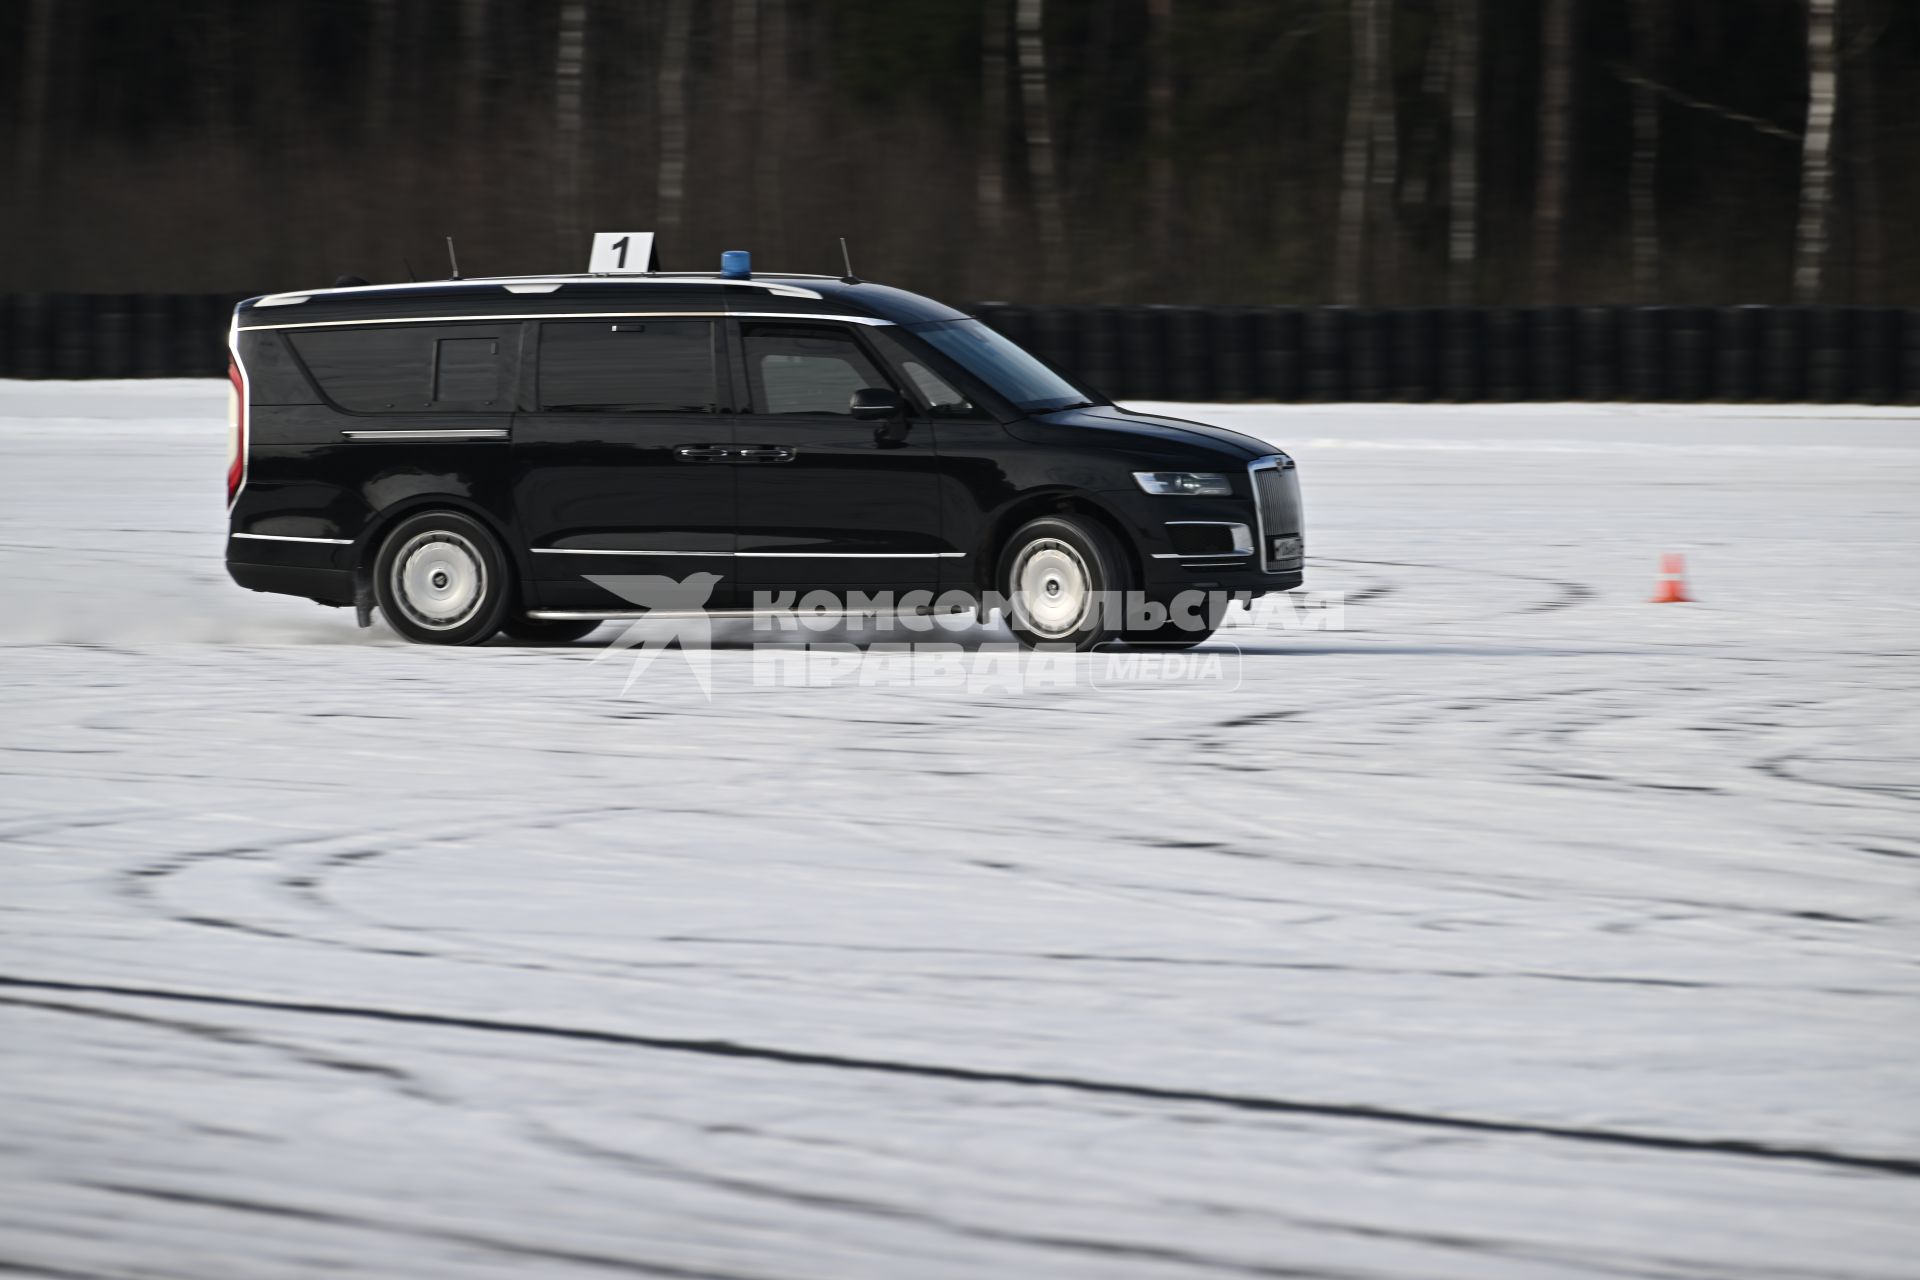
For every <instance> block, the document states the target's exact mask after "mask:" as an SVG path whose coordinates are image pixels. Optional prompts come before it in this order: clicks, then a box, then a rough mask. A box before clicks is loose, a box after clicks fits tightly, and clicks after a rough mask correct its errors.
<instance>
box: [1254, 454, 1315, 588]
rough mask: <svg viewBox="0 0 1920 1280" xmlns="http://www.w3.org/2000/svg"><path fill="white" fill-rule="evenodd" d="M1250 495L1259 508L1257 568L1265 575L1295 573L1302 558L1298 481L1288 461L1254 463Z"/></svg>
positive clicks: (1296, 474) (1290, 462) (1291, 464)
mask: <svg viewBox="0 0 1920 1280" xmlns="http://www.w3.org/2000/svg"><path fill="white" fill-rule="evenodd" d="M1253 495H1254V500H1255V501H1256V502H1258V503H1259V505H1260V537H1261V541H1260V564H1261V567H1262V568H1264V569H1265V570H1266V571H1267V572H1268V573H1278V572H1281V571H1283V570H1292V569H1298V568H1299V567H1300V563H1301V557H1302V555H1303V550H1302V545H1303V540H1302V539H1301V536H1300V535H1301V521H1300V478H1299V473H1298V472H1296V471H1295V470H1294V468H1293V462H1292V461H1291V460H1287V461H1283V462H1280V463H1278V464H1274V463H1255V464H1254V468H1253Z"/></svg>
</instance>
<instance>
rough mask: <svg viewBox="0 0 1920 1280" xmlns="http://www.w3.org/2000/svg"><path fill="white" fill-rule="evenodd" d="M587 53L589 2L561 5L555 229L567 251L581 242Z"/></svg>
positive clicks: (555, 92)
mask: <svg viewBox="0 0 1920 1280" xmlns="http://www.w3.org/2000/svg"><path fill="white" fill-rule="evenodd" d="M586 53H587V4H586V0H567V2H566V3H565V4H563V5H562V6H561V7H560V41H559V44H558V46H557V48H556V51H555V53H554V59H553V159H554V183H553V196H554V230H555V232H556V233H557V236H558V238H559V240H560V243H561V245H562V247H563V249H564V250H574V251H577V250H578V248H579V240H580V214H581V209H580V202H581V188H582V185H583V184H582V181H581V169H582V167H583V160H584V158H583V156H582V155H581V143H582V133H583V131H584V128H585V121H584V119H583V114H584V112H583V102H584V92H583V89H584V86H583V83H582V82H583V80H584V78H585V71H586Z"/></svg>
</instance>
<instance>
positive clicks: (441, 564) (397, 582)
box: [373, 511, 514, 644]
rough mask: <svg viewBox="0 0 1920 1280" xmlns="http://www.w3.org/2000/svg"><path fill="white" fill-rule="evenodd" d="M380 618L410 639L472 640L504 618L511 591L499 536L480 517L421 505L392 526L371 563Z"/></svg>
mask: <svg viewBox="0 0 1920 1280" xmlns="http://www.w3.org/2000/svg"><path fill="white" fill-rule="evenodd" d="M373 592H374V598H375V599H376V600H378V601H379V602H380V612H381V614H382V615H383V616H385V618H386V620H387V625H388V626H390V627H392V628H393V629H394V630H395V631H397V632H399V633H400V634H401V635H403V636H405V637H406V638H407V639H409V640H412V641H414V642H415V643H417V644H479V643H481V642H482V641H484V640H486V639H488V638H490V637H491V636H492V635H493V634H494V633H495V632H496V631H498V630H499V629H500V626H501V623H503V622H504V621H506V615H507V606H508V603H509V602H510V601H511V600H512V598H513V594H514V593H513V583H512V581H511V573H510V571H509V570H508V568H507V560H506V557H505V556H504V555H503V554H501V551H500V544H499V543H498V542H496V541H495V540H494V537H493V535H492V534H491V533H489V532H488V531H487V530H486V528H485V527H484V526H482V525H481V524H480V523H479V521H477V520H474V519H473V518H472V517H470V516H464V515H461V514H460V513H459V512H457V511H428V512H423V513H422V514H420V515H417V516H408V517H407V518H406V519H405V520H402V521H401V522H400V523H399V524H398V525H396V526H394V529H393V531H392V532H391V533H389V534H388V535H387V538H386V541H385V542H383V543H381V544H380V554H379V555H378V556H377V557H376V558H375V560H374V566H373Z"/></svg>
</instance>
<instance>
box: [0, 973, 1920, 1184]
mask: <svg viewBox="0 0 1920 1280" xmlns="http://www.w3.org/2000/svg"><path fill="white" fill-rule="evenodd" d="M0 987H11V988H16V989H25V990H35V991H67V992H73V993H77V994H91V995H103V996H119V997H124V998H127V999H133V1000H165V1001H173V1002H176V1003H182V1004H196V1005H207V1006H213V1007H218V1008H229V1009H257V1010H261V1011H263V1012H272V1013H294V1014H305V1015H308V1016H312V1017H325V1018H351V1019H355V1020H358V1021H365V1022H382V1023H390V1024H393V1023H397V1024H401V1025H406V1026H420V1027H438V1028H445V1029H449V1030H457V1031H477V1032H484V1033H491V1034H500V1035H518V1036H531V1037H539V1038H543V1039H549V1040H571V1041H576V1042H585V1043H589V1044H606V1045H619V1046H623V1047H626V1048H634V1049H648V1050H652V1051H655V1052H661V1053H681V1054H689V1055H693V1056H697V1057H704V1058H731V1059H736V1060H745V1061H757V1062H770V1063H778V1064H781V1065H785V1066H794V1067H813V1068H820V1069H826V1070H835V1071H858V1072H868V1073H872V1074H876V1075H893V1076H913V1077H918V1078H921V1079H929V1080H953V1081H958V1082H961V1083H966V1084H983V1085H1002V1086H1008V1087H1013V1088H1034V1089H1059V1090H1063V1091H1066V1092H1070V1093H1081V1094H1089V1095H1094V1096H1098V1097H1109V1098H1128V1099H1132V1100H1135V1101H1139V1102H1168V1103H1186V1104H1192V1105H1196V1106H1209V1107H1219V1108H1223V1109H1226V1110H1231V1111H1244V1112H1257V1113H1265V1114H1275V1115H1300V1116H1315V1117H1319V1118H1321V1119H1327V1120H1350V1121H1356V1122H1360V1123H1370V1124H1383V1125H1407V1126H1413V1127H1418V1128H1425V1129H1442V1130H1449V1131H1453V1132H1460V1133H1479V1134H1488V1135H1496V1136H1511V1137H1529V1138H1548V1139H1556V1140H1559V1141H1564V1142H1578V1143H1584V1144H1589V1145H1596V1146H1607V1147H1619V1148H1628V1149H1636V1150H1643V1151H1664V1152H1672V1153H1675V1154H1680V1155H1704V1156H1735V1157H1741V1158H1748V1159H1757V1160H1784V1161H1792V1162H1796V1163H1802V1164H1813V1165H1821V1166H1825V1167H1829V1168H1836V1169H1849V1170H1854V1171H1857V1172H1864V1173H1878V1174H1887V1175H1891V1176H1895V1177H1901V1178H1920V1158H1911V1159H1910V1158H1903V1157H1896V1156H1875V1155H1867V1154H1864V1153H1859V1152H1848V1151H1833V1150H1827V1149H1823V1148H1819V1147H1804V1146H1797V1145H1791V1144H1786V1143H1773V1142H1763V1141H1759V1140H1756V1139H1751V1138H1686V1137H1681V1136H1679V1135H1676V1134H1661V1133H1648V1132H1643V1131H1637V1130H1631V1129H1598V1128H1581V1127H1576V1126H1570V1125H1548V1124H1537V1123H1531V1122H1527V1121H1519V1120H1497V1119H1493V1118H1490V1117H1482V1116H1457V1115H1445V1114H1441V1113H1436V1112H1423V1111H1411V1110H1406V1109H1402V1108H1397V1107H1377V1106H1371V1105H1366V1104H1360V1103H1344V1102H1314V1101H1308V1100H1304V1099H1294V1098H1270V1097H1262V1096H1260V1095H1257V1094H1244V1093H1222V1092H1214V1091H1211V1090H1199V1089H1176V1088H1172V1087H1170V1086H1165V1085H1150V1084H1130V1083H1126V1082H1123V1081H1116V1080H1099V1079H1092V1078H1087V1077H1081V1076H1060V1075H1046V1074H1041V1073H1038V1072H1026V1071H1001V1070H994V1069H989V1068H982V1067H964V1066H956V1065H952V1064H944V1063H934V1062H910V1061H906V1060H903V1059H893V1058H872V1057H863V1056H858V1055H851V1054H835V1053H823V1052H819V1051H816V1050H806V1049H784V1048H780V1047H778V1046H775V1045H761V1044H751V1043H747V1042H743V1041H735V1040H710V1039H706V1040H702V1039H692V1038H688V1037H682V1036H649V1035H641V1034H638V1033H635V1032H625V1031H612V1030H607V1029H603V1028H595V1027H567V1026H554V1025H550V1024H543V1023H533V1022H510V1021H505V1020H502V1019H496V1018H480V1017H472V1016H469V1015H465V1014H449V1013H430V1012H425V1011H420V1010H406V1009H388V1008H380V1007H377V1006H372V1005H346V1004H329V1003H322V1002H318V1001H305V1000H285V999H276V998H272V997H265V996H239V995H223V994H220V993H217V992H206V991H182V990H177V989H167V988H162V987H132V986H124V985H120V984H114V983H92V982H66V981H61V980H58V979H49V978H25V977H19V976H15V975H0Z"/></svg>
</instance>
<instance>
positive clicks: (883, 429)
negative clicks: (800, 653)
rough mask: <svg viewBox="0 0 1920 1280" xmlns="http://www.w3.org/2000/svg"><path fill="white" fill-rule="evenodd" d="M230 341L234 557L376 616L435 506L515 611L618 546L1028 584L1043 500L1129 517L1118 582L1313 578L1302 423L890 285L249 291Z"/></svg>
mask: <svg viewBox="0 0 1920 1280" xmlns="http://www.w3.org/2000/svg"><path fill="white" fill-rule="evenodd" d="M232 355H233V361H232V370H231V376H232V380H233V384H234V412H233V415H232V419H233V420H232V423H231V428H232V450H231V454H230V468H229V475H228V493H229V536H228V541H227V566H228V572H229V573H230V575H231V576H232V578H233V579H234V581H235V582H237V583H239V584H240V585H241V586H243V587H248V588H251V589H253V590H257V591H272V592H281V593H286V594H291V595H297V596H304V597H307V598H309V599H312V600H316V601H319V602H321V603H323V604H332V605H357V606H359V607H360V608H361V609H362V611H363V617H364V612H365V610H366V609H367V608H369V607H370V606H371V605H372V604H373V603H374V602H375V601H376V600H378V601H379V603H380V604H381V605H382V606H383V612H387V613H388V614H389V616H390V620H391V613H392V610H390V609H388V608H386V607H385V606H387V605H388V604H389V603H391V602H390V601H387V600H384V599H380V588H381V585H382V584H381V580H380V579H379V577H378V569H379V555H380V551H381V548H382V546H383V545H384V544H385V541H386V540H387V539H388V538H389V537H390V535H391V531H393V530H394V529H395V528H396V527H397V526H398V525H399V524H400V523H401V522H402V521H404V520H407V519H409V518H410V517H414V516H418V515H420V514H421V513H425V512H433V511H448V512H455V513H459V514H460V515H461V516H462V517H463V518H464V519H466V520H470V521H472V522H473V523H474V524H475V525H477V526H479V528H480V529H481V530H482V531H483V533H482V534H480V535H477V536H479V537H481V538H483V539H484V538H491V539H492V540H494V541H496V542H497V551H498V553H499V560H500V564H499V565H498V566H497V567H496V576H499V577H501V578H503V579H508V578H510V580H511V581H510V583H507V584H505V586H503V587H502V589H503V590H505V591H506V592H507V597H505V598H504V600H505V602H504V604H503V605H502V608H503V609H504V612H503V613H502V615H501V617H502V618H503V619H506V620H509V621H513V620H524V621H526V622H527V623H529V624H536V623H539V622H542V621H546V622H552V623H558V622H560V621H586V622H591V621H592V620H594V619H596V618H601V617H620V616H630V615H631V614H632V613H633V611H634V605H633V603H632V602H631V600H630V599H629V598H626V597H623V596H622V595H621V594H620V593H619V592H618V591H617V590H615V589H612V588H610V587H609V586H608V585H606V584H605V583H604V582H599V581H596V579H602V578H605V577H607V576H608V575H620V574H650V575H664V576H666V577H670V578H674V579H681V578H685V577H687V576H688V575H691V574H696V573H699V574H705V575H712V579H711V587H712V590H711V593H710V595H709V597H708V600H707V607H708V608H710V609H714V610H728V609H749V608H751V607H752V606H753V604H754V603H755V600H756V598H758V599H760V600H764V599H766V597H767V595H768V593H772V594H773V595H775V596H779V595H780V594H782V593H805V592H811V591H827V592H834V593H842V594H845V593H852V592H860V593H865V594H866V595H869V596H871V595H872V594H873V593H875V592H879V591H888V592H909V593H910V592H920V591H928V592H932V593H934V594H935V595H940V594H943V593H950V592H960V593H964V594H966V595H968V596H970V597H973V598H976V599H981V600H985V599H987V598H989V597H991V596H992V595H993V593H994V592H995V591H996V589H998V588H1000V587H1002V586H1004V585H1006V584H1005V583H1004V582H1002V581H1000V580H999V576H997V575H1000V576H1003V575H1001V570H1002V569H1003V568H1004V566H1003V563H1002V560H1003V555H1004V552H1005V549H1006V542H1007V539H1008V537H1009V536H1010V535H1011V534H1012V533H1013V532H1014V531H1015V530H1018V529H1020V528H1022V527H1023V526H1024V525H1026V524H1028V523H1029V522H1031V521H1032V520H1034V519H1036V518H1039V517H1042V516H1056V517H1061V518H1066V519H1069V520H1070V521H1072V522H1073V523H1074V527H1075V528H1078V529H1081V530H1082V531H1083V532H1085V531H1086V530H1089V529H1091V530H1092V531H1093V532H1092V534H1091V535H1089V536H1093V537H1094V538H1095V539H1096V540H1097V541H1100V542H1102V544H1103V545H1102V546H1101V547H1096V548H1093V549H1092V551H1087V549H1086V548H1081V551H1082V552H1085V553H1086V554H1087V555H1089V556H1092V555H1094V553H1098V556H1103V557H1105V558H1106V559H1108V560H1111V561H1112V562H1113V563H1112V564H1110V565H1109V566H1107V570H1106V572H1105V574H1104V580H1103V582H1102V585H1104V586H1106V587H1109V588H1117V587H1119V586H1121V585H1123V584H1124V586H1125V587H1126V588H1127V589H1128V590H1131V591H1134V592H1138V593H1144V594H1145V595H1147V596H1150V597H1154V598H1161V597H1164V596H1167V595H1169V594H1171V593H1177V592H1192V591H1196V590H1197V591H1202V592H1213V593H1225V594H1227V595H1229V596H1231V597H1233V598H1240V599H1245V598H1248V597H1250V596H1254V595H1259V594H1263V593H1266V592H1271V591H1283V590H1288V589H1291V588H1293V587H1297V586H1299V585H1300V583H1301V578H1302V560H1301V555H1302V548H1301V535H1302V528H1301V520H1300V514H1301V513H1300V501H1299V491H1298V485H1297V480H1296V474H1295V471H1294V466H1293V463H1292V461H1291V459H1289V458H1287V457H1286V455H1285V454H1283V453H1280V452H1279V451H1277V450H1276V449H1275V448H1274V447H1273V446H1271V445H1270V444H1267V443H1265V442H1263V441H1260V440H1256V439H1253V438H1251V437H1248V436H1244V435H1241V434H1239V433H1236V432H1233V431H1227V430H1223V429H1221V428H1218V427H1211V426H1206V425H1204V424H1200V423H1195V422H1187V421H1183V420H1180V419H1176V418H1170V417H1164V416H1160V415H1153V414H1144V413H1138V412H1133V411H1130V410H1125V409H1122V408H1120V407H1118V406H1116V405H1114V404H1112V403H1111V402H1109V401H1107V400H1106V399H1105V398H1104V397H1102V396H1100V395H1099V394H1098V393H1097V392H1095V391H1093V390H1091V389H1089V388H1087V387H1085V386H1083V385H1081V384H1080V383H1078V382H1076V381H1074V380H1073V379H1072V378H1071V377H1069V376H1067V375H1065V374H1062V373H1060V372H1059V371H1056V370H1054V369H1052V368H1051V367H1049V366H1047V365H1045V364H1044V363H1042V362H1041V361H1039V360H1037V359H1036V358H1034V357H1032V356H1030V355H1028V354H1027V353H1026V352H1024V351H1022V350H1021V349H1020V348H1018V347H1017V346H1015V345H1014V344H1012V343H1011V342H1009V341H1007V340H1006V339H1005V338H1002V337H1000V336H999V335H998V334H996V333H994V332H993V331H992V330H991V329H989V328H987V327H986V326H985V325H983V324H982V323H981V322H980V321H979V320H977V319H973V318H970V317H968V316H967V315H965V314H964V313H963V312H960V311H957V310H954V309H952V308H950V307H947V306H944V305H942V304H940V303H938V302H934V301H932V300H930V299H927V298H923V297H920V296H917V295H915V294H912V293H908V292H905V291H903V290H899V289H894V288H890V287H887V286H885V285H880V284H873V283H867V282H860V281H854V280H852V279H850V278H848V279H839V278H833V277H817V276H795V275H754V276H751V277H749V278H745V279H741V278H726V277H721V276H717V275H716V276H704V275H647V276H546V277H525V278H519V277H516V278H504V279H487V280H448V281H439V282H434V283H425V284H408V285H372V286H360V287H348V288H335V289H316V290H312V291H309V292H304V293H291V294H278V295H270V296H265V297H259V298H251V299H248V300H247V301H245V302H242V303H241V304H240V305H239V306H238V308H237V309H236V310H235V313H234V322H233V330H232ZM850 393H857V394H850ZM888 393H891V395H889V394H888ZM862 396H865V397H866V400H867V402H868V403H866V404H864V405H860V406H855V405H854V402H855V401H857V400H859V399H860V398H861V397H862ZM1161 473H1165V474H1168V475H1172V476H1176V477H1178V476H1186V475H1199V476H1203V477H1222V476H1224V477H1226V479H1225V480H1224V481H1221V480H1218V479H1205V480H1202V481H1199V482H1189V481H1178V480H1176V481H1174V482H1171V483H1172V484H1173V486H1174V487H1173V489H1172V490H1170V491H1167V492H1159V493H1150V492H1148V491H1147V489H1146V488H1145V487H1144V486H1146V485H1148V484H1150V483H1159V482H1157V481H1150V480H1145V479H1138V478H1136V477H1137V476H1143V475H1157V474H1161ZM1180 485H1186V486H1187V487H1189V488H1193V487H1196V485H1197V486H1198V487H1201V488H1208V487H1211V489H1215V490H1222V491H1219V492H1213V491H1208V492H1202V493H1184V492H1180V491H1178V490H1179V486H1180ZM456 540H457V539H456ZM469 540H471V538H469ZM1068 541H1069V542H1073V541H1074V540H1073V539H1071V538H1070V539H1068ZM1076 545H1077V544H1076ZM1069 550H1071V549H1069ZM492 554H493V552H492V550H489V551H488V556H491V555H492ZM1069 558H1071V555H1070V557H1069ZM426 564H427V562H426V561H421V562H420V564H419V565H416V568H417V569H420V570H421V572H423V573H424V572H428V570H427V569H425V568H422V567H421V566H424V565H426ZM1096 567H1097V566H1096ZM396 572H399V570H398V569H396ZM429 576H431V574H429ZM456 576H457V575H456ZM423 580H424V579H423ZM434 580H435V581H438V579H437V578H436V579H434ZM702 581H707V579H704V578H703V579H702ZM498 585H500V584H491V585H490V586H489V590H491V589H493V586H498ZM1049 589H1051V588H1049ZM501 625H505V623H504V622H503V623H502V624H501ZM508 629H509V630H512V629H513V628H512V627H509V628H508ZM1208 629H1209V630H1210V629H1211V628H1208ZM413 638H416V639H431V638H434V637H433V636H431V635H423V634H415V635H414V637H413ZM459 638H460V639H461V640H462V641H469V640H470V639H471V637H469V636H467V635H466V634H465V633H464V631H462V632H461V634H460V636H459Z"/></svg>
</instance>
